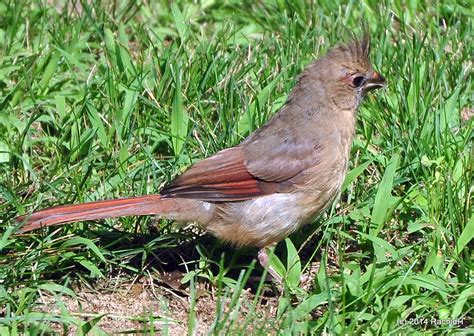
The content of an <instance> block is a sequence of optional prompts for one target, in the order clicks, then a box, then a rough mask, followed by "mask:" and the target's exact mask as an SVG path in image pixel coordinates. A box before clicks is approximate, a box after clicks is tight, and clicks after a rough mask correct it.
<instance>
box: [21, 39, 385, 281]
mask: <svg viewBox="0 0 474 336" xmlns="http://www.w3.org/2000/svg"><path fill="white" fill-rule="evenodd" d="M369 54H370V35H369V34H368V33H367V32H366V33H364V34H363V35H362V37H361V38H352V39H351V40H350V41H349V42H347V43H340V44H338V45H336V46H334V47H333V48H331V49H330V50H329V51H328V52H327V53H326V54H325V55H324V56H322V57H320V58H319V59H316V60H315V61H313V63H311V64H310V65H309V66H307V67H306V68H305V69H304V70H303V72H302V73H301V74H300V76H299V77H298V79H297V81H296V84H295V86H294V87H293V89H292V90H291V92H290V94H289V96H288V98H287V101H286V103H285V104H284V105H283V106H282V107H281V108H280V110H279V111H278V112H277V113H276V114H275V115H274V116H273V117H271V118H270V119H269V121H268V122H267V123H266V124H264V125H263V126H262V127H260V128H258V129H257V130H256V131H255V132H253V133H252V134H250V135H249V136H248V137H247V138H246V139H244V140H243V141H242V142H241V143H240V144H239V145H237V146H235V147H231V148H227V149H223V150H220V151H218V152H217V153H215V154H214V155H212V156H210V157H208V158H206V159H203V160H201V161H199V162H197V163H195V164H193V165H191V167H189V168H188V169H187V170H186V171H185V172H184V173H182V174H181V175H179V176H178V177H177V178H175V179H174V181H172V182H171V183H169V184H168V185H166V186H165V187H164V188H163V189H162V190H161V192H159V194H152V195H144V196H136V197H129V198H119V199H112V200H103V201H96V202H89V203H82V204H73V205H62V206H55V207H51V208H47V209H44V210H40V211H37V212H34V213H32V214H26V215H22V216H19V217H17V218H16V222H17V223H18V225H19V229H18V233H25V232H29V231H32V230H35V229H39V228H42V227H48V226H53V225H59V224H66V223H72V222H79V221H91V220H98V219H104V218H113V217H122V216H135V215H156V216H158V217H161V218H167V219H171V220H175V221H178V222H193V223H196V224H197V225H198V226H199V227H201V228H203V229H204V230H205V231H207V232H208V233H210V234H212V235H214V236H216V237H217V238H218V239H220V240H222V241H225V242H227V243H230V244H231V245H234V246H236V247H242V246H253V247H257V248H258V249H259V252H258V259H259V261H260V263H261V264H262V266H263V267H264V268H266V269H268V271H269V273H270V274H271V275H272V276H273V277H274V278H275V279H276V280H277V281H280V282H281V276H280V275H279V274H278V273H277V272H276V271H275V270H273V269H272V268H271V267H269V259H268V254H267V248H268V247H269V246H272V245H274V244H276V243H278V242H279V241H281V240H283V239H285V238H286V237H287V236H288V235H290V234H291V233H293V232H295V231H296V230H298V229H299V228H301V227H302V226H303V225H305V224H308V223H310V222H311V221H312V220H314V219H315V218H316V217H317V216H318V215H320V214H321V213H323V212H324V210H325V209H326V208H328V206H329V205H330V204H332V202H333V201H334V200H335V198H337V195H338V194H339V192H340V189H341V186H342V183H343V181H344V178H345V174H346V171H347V167H348V161H349V154H350V148H351V144H352V138H353V136H354V133H355V124H356V115H357V110H358V108H359V106H360V104H361V102H362V100H363V98H364V97H365V96H366V94H367V93H368V92H370V91H373V90H375V89H378V88H382V87H384V86H385V79H384V78H383V77H382V75H381V74H380V73H378V72H376V71H375V70H374V68H373V67H372V65H371V63H370V59H369Z"/></svg>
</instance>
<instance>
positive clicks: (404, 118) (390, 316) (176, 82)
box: [0, 0, 474, 335]
mask: <svg viewBox="0 0 474 336" xmlns="http://www.w3.org/2000/svg"><path fill="white" fill-rule="evenodd" d="M46 3H47V2H46V1H32V0H23V1H4V2H1V3H0V213H1V214H2V215H1V218H0V222H1V223H2V224H1V231H0V333H1V334H20V333H26V332H29V333H33V334H36V333H41V332H48V331H49V330H50V328H51V326H52V324H51V322H52V321H53V322H56V324H55V325H56V326H59V327H60V329H59V330H67V328H68V327H70V326H73V325H74V326H77V327H78V329H79V333H83V334H86V333H92V334H101V333H102V332H103V331H102V329H101V327H100V326H99V325H97V324H96V323H97V322H100V320H101V319H102V318H103V317H102V316H101V315H100V314H97V315H94V316H91V315H87V314H73V313H72V312H69V311H68V310H67V309H66V308H65V306H64V305H63V306H62V305H61V298H62V297H65V296H68V297H75V295H76V293H75V291H76V289H77V288H78V285H77V284H82V285H83V286H85V285H88V286H90V287H91V288H94V286H95V284H96V283H97V282H99V281H104V279H108V278H111V277H113V276H114V275H116V274H117V272H119V271H120V272H122V273H123V274H125V275H124V277H125V278H128V279H129V280H130V282H132V281H133V279H134V278H135V277H137V276H147V277H150V278H151V279H152V281H153V282H154V283H156V284H157V286H159V284H160V282H159V271H160V270H162V268H163V267H164V266H163V265H161V264H160V261H161V260H162V257H163V254H165V253H166V251H168V250H177V252H176V254H175V255H174V257H172V258H175V259H174V260H175V261H176V262H175V263H179V262H180V260H181V259H180V252H179V248H176V246H177V245H180V244H181V243H182V242H189V241H190V242H191V245H190V246H191V247H189V249H190V252H189V251H188V252H189V256H188V257H187V258H186V261H187V262H188V264H187V268H188V270H189V272H188V273H187V274H186V275H185V276H184V278H183V282H185V285H186V286H188V291H189V296H188V297H187V298H186V300H187V301H188V302H189V307H190V309H189V311H188V313H187V314H188V315H187V316H188V321H180V323H182V324H184V325H186V327H187V328H188V330H189V333H192V332H193V330H194V331H195V330H198V329H197V328H198V318H197V315H199V310H196V309H195V307H196V306H197V305H198V304H199V300H200V299H199V297H200V294H199V292H200V291H201V289H199V288H200V287H199V286H198V284H203V283H204V284H205V287H206V288H207V290H208V291H210V292H212V297H213V300H214V302H215V309H216V314H215V316H214V318H215V320H214V321H213V322H212V323H210V324H209V326H208V331H209V332H210V333H224V332H229V333H232V334H244V333H248V332H249V331H248V330H249V328H251V330H252V333H253V334H259V333H262V334H266V333H267V332H269V331H270V332H278V333H281V334H292V333H312V334H320V333H323V332H325V333H329V334H367V335H378V334H393V335H397V334H408V333H411V334H421V333H428V334H451V333H453V332H456V331H457V332H465V333H469V332H471V333H472V332H474V330H473V327H472V323H473V319H472V315H473V303H474V290H473V288H474V286H473V276H474V269H473V252H472V250H473V240H472V238H473V237H474V215H473V211H472V192H473V185H472V181H473V168H474V167H473V162H474V160H473V154H474V153H473V147H472V139H473V121H472V119H471V120H469V121H466V120H463V119H462V118H461V117H460V115H461V112H462V111H463V110H464V111H467V109H471V111H472V108H473V96H472V92H473V87H472V81H471V78H472V76H471V71H472V58H471V57H472V35H473V30H472V22H473V21H472V19H473V17H472V16H473V15H472V14H473V12H472V5H469V2H468V1H457V2H453V1H437V2H433V3H430V2H427V3H423V2H417V1H409V2H399V1H392V0H386V1H382V2H379V1H371V0H365V1H360V2H355V1H349V2H341V1H327V2H325V1H322V2H319V3H318V2H316V3H313V2H311V1H308V2H305V1H268V2H254V1H248V2H245V4H244V5H242V4H241V2H240V1H233V0H231V1H226V2H221V1H203V2H202V3H200V2H190V1H183V2H181V3H179V4H178V5H168V4H167V2H166V1H157V2H154V1H150V2H143V3H139V2H137V3H136V2H134V1H131V2H129V3H127V2H125V1H123V2H121V1H118V2H112V3H111V4H109V5H105V4H99V3H100V2H97V3H94V4H93V5H87V4H82V5H77V9H74V6H72V5H71V4H67V5H58V6H56V7H53V6H52V5H48V4H46ZM364 25H365V26H367V27H368V28H369V29H370V31H371V32H372V41H373V48H372V60H373V63H374V66H375V68H376V69H378V70H379V71H380V72H381V73H382V74H383V75H384V76H385V78H386V80H387V82H388V87H387V89H386V90H384V91H383V92H376V93H375V94H374V95H371V96H370V97H369V98H368V99H367V100H366V101H365V103H364V105H363V107H362V108H361V110H360V112H359V115H358V124H357V134H356V137H355V140H354V144H353V148H352V155H351V164H350V171H349V174H348V178H347V180H346V183H345V188H344V191H343V193H342V195H341V199H340V200H339V201H338V203H337V204H335V205H334V206H333V208H332V209H331V210H330V211H328V213H327V214H325V215H324V216H323V217H322V218H320V219H319V220H318V221H316V222H315V223H313V224H312V225H310V226H309V227H308V228H306V229H305V230H303V231H302V232H299V233H296V234H295V235H293V236H292V237H291V241H290V240H287V241H286V243H284V242H282V243H280V244H279V246H278V248H277V250H276V252H275V253H276V256H277V258H275V260H273V263H274V264H275V265H276V267H278V269H280V270H282V272H286V273H287V274H286V279H287V283H286V287H285V290H284V292H283V293H282V294H281V296H279V297H278V300H275V303H274V311H275V312H276V313H275V314H273V315H271V316H267V317H265V318H262V317H261V315H260V313H261V308H259V307H260V305H261V304H262V302H263V301H265V300H269V298H268V296H267V294H265V293H266V291H267V290H265V287H267V285H266V284H263V282H261V281H260V282H257V284H254V285H253V286H252V287H253V293H254V294H255V296H251V297H249V296H246V295H243V290H244V289H245V288H247V287H248V286H250V285H248V283H249V279H250V278H251V276H260V275H261V269H260V268H257V267H256V266H255V267H254V264H253V263H251V260H252V258H251V257H249V256H255V254H256V251H254V250H249V251H236V250H234V249H232V248H229V247H227V246H223V245H221V244H220V243H219V242H217V241H215V240H213V239H208V238H206V237H205V238H203V237H201V236H200V235H197V234H196V232H194V231H190V230H181V229H178V228H176V227H175V226H173V225H172V223H170V222H166V221H164V222H160V225H159V226H160V229H159V233H157V232H156V229H154V228H153V225H152V219H151V218H146V217H143V218H123V219H118V220H106V221H99V222H98V223H80V224H74V225H68V226H65V227H62V228H61V229H60V230H59V231H58V230H55V229H49V230H46V231H40V232H35V233H34V234H31V235H26V236H14V235H12V234H13V232H14V227H13V222H12V219H13V218H14V217H15V216H17V215H19V214H24V213H27V212H30V211H32V210H34V209H40V208H44V207H47V206H52V205H58V204H67V203H73V202H83V201H91V200H98V199H105V198H113V197H123V196H126V195H143V194H151V193H155V192H157V191H159V190H160V187H162V186H163V185H164V184H165V183H167V182H168V181H170V180H171V179H172V178H173V177H174V176H175V175H176V174H178V173H179V172H181V171H183V170H184V169H185V168H186V167H188V166H189V165H190V164H191V163H192V162H194V161H197V160H200V159H202V158H204V157H207V156H209V155H211V154H213V153H215V152H216V151H218V150H219V149H223V148H226V147H229V146H233V145H236V144H238V143H239V142H240V141H241V140H242V139H244V138H245V137H246V136H247V135H248V134H249V133H250V132H251V131H252V130H254V129H255V128H257V127H259V126H260V125H262V124H263V123H264V122H265V121H266V120H268V118H269V117H270V116H271V115H272V114H273V113H274V112H276V111H277V110H278V109H279V107H280V106H281V105H282V104H283V103H284V102H285V99H286V97H287V95H288V93H289V91H290V90H291V88H292V86H293V85H294V83H295V79H296V78H297V75H298V74H299V73H300V72H301V71H302V69H303V68H304V66H305V65H307V64H308V63H310V62H311V60H313V59H314V58H316V57H317V56H319V55H321V54H324V53H325V52H326V51H327V50H328V48H330V46H332V45H334V44H337V43H338V42H339V41H341V40H348V39H349V38H350V36H351V32H352V31H354V32H356V34H360V33H361V32H362V30H363V28H364ZM119 232H122V233H121V234H118V233H119ZM313 233H314V234H313ZM300 247H301V251H300V253H299V256H298V254H297V251H298V249H300ZM280 260H281V261H280ZM315 263H318V264H319V265H320V267H319V269H318V271H317V272H316V274H314V285H313V286H311V288H309V289H308V288H304V287H301V286H300V284H299V276H300V275H301V273H303V272H305V271H306V269H307V267H308V266H309V265H313V264H315ZM180 267H181V269H183V267H182V266H180ZM286 270H287V271H286ZM239 274H240V275H239ZM45 293H51V294H52V295H53V296H55V297H56V298H57V301H56V306H55V308H56V311H58V313H55V312H53V308H54V307H51V310H50V311H49V312H46V313H41V312H39V310H38V306H37V305H38V302H39V300H40V299H41V298H42V296H43V295H44V294H45ZM97 295H99V296H100V293H98V294H97ZM262 300H263V301H262ZM164 306H165V307H166V302H165V303H164ZM113 313H114V312H110V313H109V314H113ZM126 318H128V319H133V318H137V317H136V316H135V317H133V316H128V317H126ZM140 318H141V321H142V323H141V325H142V326H143V331H145V330H147V331H148V332H151V333H153V332H156V333H161V332H165V333H166V330H169V329H168V328H171V326H172V323H170V322H169V319H168V317H166V316H162V315H160V314H158V313H153V312H149V313H148V315H147V314H144V315H141V317H140ZM416 319H418V320H416ZM432 319H433V321H435V320H438V321H439V320H441V319H461V320H462V321H464V322H463V323H464V324H463V326H462V329H460V328H459V326H455V325H450V324H443V325H435V324H433V323H432ZM403 320H405V321H407V323H406V324H405V325H400V323H399V321H403ZM167 321H168V322H167ZM417 321H418V322H420V323H423V324H422V325H415V324H414V323H415V322H417ZM158 322H159V324H158ZM410 322H413V323H411V324H410ZM424 322H426V323H424ZM469 328H471V329H469ZM116 331H119V330H116ZM137 332H138V330H137Z"/></svg>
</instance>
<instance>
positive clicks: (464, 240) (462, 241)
mask: <svg viewBox="0 0 474 336" xmlns="http://www.w3.org/2000/svg"><path fill="white" fill-rule="evenodd" d="M472 238H474V216H472V217H471V218H470V219H469V221H468V222H467V225H466V227H465V228H464V230H463V231H462V233H461V235H460V236H459V239H458V241H457V243H456V253H457V254H459V253H461V251H462V250H463V249H464V247H466V246H467V244H468V243H469V242H470V241H471V240H472Z"/></svg>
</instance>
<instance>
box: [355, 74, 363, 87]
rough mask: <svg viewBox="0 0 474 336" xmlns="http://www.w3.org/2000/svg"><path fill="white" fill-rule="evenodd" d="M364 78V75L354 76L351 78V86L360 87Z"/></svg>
mask: <svg viewBox="0 0 474 336" xmlns="http://www.w3.org/2000/svg"><path fill="white" fill-rule="evenodd" d="M364 79H365V77H364V76H354V77H353V78H352V86H353V87H356V88H358V87H360V86H361V85H362V84H363V83H364Z"/></svg>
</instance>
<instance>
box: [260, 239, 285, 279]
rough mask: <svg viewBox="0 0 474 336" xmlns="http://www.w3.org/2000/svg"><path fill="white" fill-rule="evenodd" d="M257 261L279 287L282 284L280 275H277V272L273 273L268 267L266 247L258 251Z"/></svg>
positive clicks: (272, 269) (270, 267)
mask: <svg viewBox="0 0 474 336" xmlns="http://www.w3.org/2000/svg"><path fill="white" fill-rule="evenodd" d="M258 261H259V262H260V265H262V267H263V268H265V269H267V270H268V273H270V275H271V276H272V278H273V279H274V280H275V281H276V282H278V283H279V284H280V285H281V284H283V279H282V277H281V276H280V274H278V273H277V271H275V269H274V268H273V267H272V266H270V263H269V258H268V254H267V247H262V248H261V249H260V250H259V251H258Z"/></svg>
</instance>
